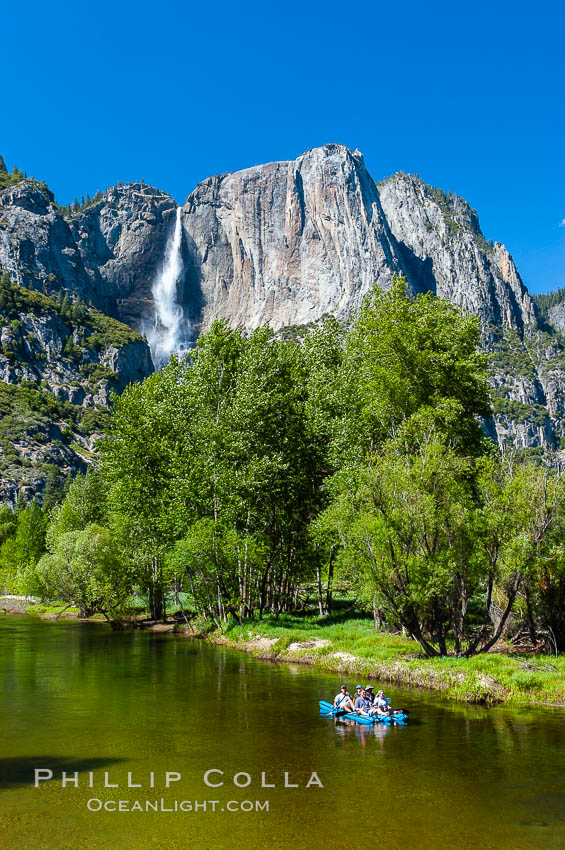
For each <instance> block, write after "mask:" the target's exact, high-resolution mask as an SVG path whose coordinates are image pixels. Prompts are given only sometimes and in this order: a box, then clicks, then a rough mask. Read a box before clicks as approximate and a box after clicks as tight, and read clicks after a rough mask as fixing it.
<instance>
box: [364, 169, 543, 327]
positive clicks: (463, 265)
mask: <svg viewBox="0 0 565 850" xmlns="http://www.w3.org/2000/svg"><path fill="white" fill-rule="evenodd" d="M379 196H380V199H381V203H382V207H383V210H384V212H385V215H386V218H387V221H388V223H389V225H390V229H391V231H392V233H393V234H394V236H395V238H396V239H397V241H398V245H399V248H400V251H401V254H402V256H403V257H404V260H405V263H406V265H407V267H408V274H409V279H410V280H411V282H412V284H413V286H414V287H415V288H416V289H420V290H422V289H424V290H425V289H429V290H432V291H433V292H435V293H436V294H437V295H439V296H440V297H441V298H446V299H448V300H449V301H451V302H453V303H454V304H457V305H458V306H459V307H461V308H462V309H463V310H465V311H466V312H468V313H473V314H475V315H477V316H479V317H480V319H481V322H482V323H483V324H484V325H486V324H488V323H494V324H501V325H504V326H506V327H509V328H515V329H517V328H523V327H524V326H525V325H529V324H532V323H535V322H536V312H535V307H534V303H533V301H532V299H531V297H530V295H529V294H528V291H527V289H526V287H525V286H524V284H523V283H522V281H521V279H520V276H519V275H518V272H517V270H516V266H515V265H514V261H513V259H512V257H511V256H510V254H509V253H508V251H507V250H506V248H505V247H504V245H501V244H500V243H498V242H497V243H495V244H494V245H490V244H489V243H487V242H486V240H485V238H484V236H483V235H482V233H481V229H480V227H479V220H478V217H477V213H476V212H475V211H474V210H472V209H471V207H470V206H469V204H468V203H467V202H466V201H464V200H463V199H462V198H459V197H457V196H456V195H446V194H445V192H442V191H441V190H440V189H434V188H432V187H430V186H426V184H425V183H423V182H422V181H421V180H420V179H419V178H417V177H414V176H411V175H408V174H402V173H400V174H395V175H394V176H393V177H391V178H389V179H388V180H384V181H383V182H382V183H381V184H379Z"/></svg>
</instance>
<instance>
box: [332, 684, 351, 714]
mask: <svg viewBox="0 0 565 850" xmlns="http://www.w3.org/2000/svg"><path fill="white" fill-rule="evenodd" d="M334 708H337V709H338V711H353V700H352V699H351V694H350V693H349V691H348V690H347V685H342V686H341V688H340V689H339V694H337V695H336V698H335V699H334Z"/></svg>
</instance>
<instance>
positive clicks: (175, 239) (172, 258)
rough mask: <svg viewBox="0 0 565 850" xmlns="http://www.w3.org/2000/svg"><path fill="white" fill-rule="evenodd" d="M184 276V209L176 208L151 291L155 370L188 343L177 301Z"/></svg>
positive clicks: (151, 343)
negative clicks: (180, 283)
mask: <svg viewBox="0 0 565 850" xmlns="http://www.w3.org/2000/svg"><path fill="white" fill-rule="evenodd" d="M182 272H183V261H182V222H181V208H180V207H177V216H176V220H175V227H174V230H173V232H172V233H171V235H170V236H169V238H168V240H167V246H166V248H165V260H164V262H163V268H162V269H161V272H160V273H159V275H158V277H157V279H156V280H155V283H154V284H153V289H152V293H153V305H154V311H155V312H154V321H153V326H152V327H151V328H149V329H148V330H147V341H148V342H149V347H150V349H151V356H152V358H153V364H154V366H155V368H156V369H162V368H163V366H166V365H167V363H168V362H169V360H170V359H171V354H180V353H181V352H182V351H184V350H185V349H186V348H187V345H188V343H189V338H190V328H189V327H188V325H187V322H186V321H185V319H184V315H183V309H182V307H181V305H180V304H179V303H178V301H177V297H178V284H179V281H180V278H181V275H182Z"/></svg>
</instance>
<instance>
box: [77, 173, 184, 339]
mask: <svg viewBox="0 0 565 850" xmlns="http://www.w3.org/2000/svg"><path fill="white" fill-rule="evenodd" d="M175 209H176V203H175V201H174V200H173V199H172V198H171V196H170V195H167V194H166V193H165V192H160V191H159V190H158V189H155V188H153V187H152V186H146V185H145V184H144V183H130V184H128V185H127V186H114V187H113V188H111V189H107V190H106V192H105V193H104V196H103V198H102V200H101V201H100V202H99V203H97V204H94V205H92V206H90V207H87V208H86V209H85V210H84V211H83V212H81V213H78V214H77V215H75V216H73V217H72V218H71V219H70V221H69V225H70V229H71V232H72V234H73V237H74V240H75V244H76V245H77V247H78V251H79V253H80V256H81V258H82V261H83V263H84V266H85V268H86V270H87V272H88V274H89V276H90V279H91V280H92V285H93V286H94V287H95V288H96V289H97V291H98V292H99V293H100V294H101V296H102V297H103V299H104V302H105V304H106V309H107V310H109V311H110V312H111V313H112V314H113V315H116V316H117V317H118V318H119V319H120V320H121V321H123V322H126V323H127V324H129V325H131V326H132V327H135V328H137V329H139V328H141V327H142V326H143V324H144V323H145V322H147V321H149V320H150V317H151V315H152V295H151V287H152V284H153V281H154V279H155V276H156V275H157V273H158V271H159V268H160V266H161V264H162V262H163V256H164V253H165V245H166V242H167V236H168V234H169V232H170V229H171V227H172V226H173V219H172V217H171V214H172V213H173V211H174V210H175Z"/></svg>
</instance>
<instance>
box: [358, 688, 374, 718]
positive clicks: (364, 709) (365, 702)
mask: <svg viewBox="0 0 565 850" xmlns="http://www.w3.org/2000/svg"><path fill="white" fill-rule="evenodd" d="M354 708H355V711H356V712H357V713H358V714H369V712H370V710H371V708H372V705H371V700H370V699H369V698H368V696H367V691H366V690H365V688H361V693H360V695H359V696H358V697H356V699H355V704H354Z"/></svg>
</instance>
